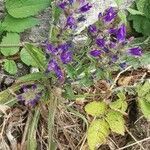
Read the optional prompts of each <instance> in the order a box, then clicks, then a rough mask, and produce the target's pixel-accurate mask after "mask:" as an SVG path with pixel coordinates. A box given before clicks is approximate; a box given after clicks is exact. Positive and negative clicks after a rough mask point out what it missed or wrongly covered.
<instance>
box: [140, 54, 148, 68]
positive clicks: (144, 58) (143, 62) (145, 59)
mask: <svg viewBox="0 0 150 150" xmlns="http://www.w3.org/2000/svg"><path fill="white" fill-rule="evenodd" d="M149 58H150V53H146V52H145V53H144V54H143V55H142V56H141V58H140V62H141V65H142V66H143V65H149V64H150V59H149Z"/></svg>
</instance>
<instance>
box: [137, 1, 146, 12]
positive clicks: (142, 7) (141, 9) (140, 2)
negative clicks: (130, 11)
mask: <svg viewBox="0 0 150 150" xmlns="http://www.w3.org/2000/svg"><path fill="white" fill-rule="evenodd" d="M145 1H146V0H137V1H136V6H137V9H138V10H139V11H140V12H143V10H144V5H145Z"/></svg>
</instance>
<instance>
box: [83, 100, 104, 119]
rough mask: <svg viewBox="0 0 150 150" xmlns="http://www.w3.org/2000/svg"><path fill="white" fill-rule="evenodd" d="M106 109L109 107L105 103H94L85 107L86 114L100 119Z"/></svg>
mask: <svg viewBox="0 0 150 150" xmlns="http://www.w3.org/2000/svg"><path fill="white" fill-rule="evenodd" d="M106 109H107V105H106V103H104V102H97V101H94V102H91V103H89V104H87V105H86V106H85V111H86V113H87V114H89V115H92V116H94V117H95V116H96V117H98V116H100V115H102V114H104V113H105V111H106Z"/></svg>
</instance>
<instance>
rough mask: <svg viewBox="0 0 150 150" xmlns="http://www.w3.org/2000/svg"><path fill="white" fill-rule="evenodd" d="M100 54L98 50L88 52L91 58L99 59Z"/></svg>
mask: <svg viewBox="0 0 150 150" xmlns="http://www.w3.org/2000/svg"><path fill="white" fill-rule="evenodd" d="M101 54H102V52H101V51H100V50H92V51H90V55H91V56H93V57H99V56H100V55H101Z"/></svg>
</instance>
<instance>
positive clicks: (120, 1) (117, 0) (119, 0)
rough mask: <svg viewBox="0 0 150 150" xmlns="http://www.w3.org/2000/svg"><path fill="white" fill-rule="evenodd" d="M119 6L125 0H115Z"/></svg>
mask: <svg viewBox="0 0 150 150" xmlns="http://www.w3.org/2000/svg"><path fill="white" fill-rule="evenodd" d="M115 2H116V3H117V5H118V6H120V5H121V4H122V3H123V0H115Z"/></svg>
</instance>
